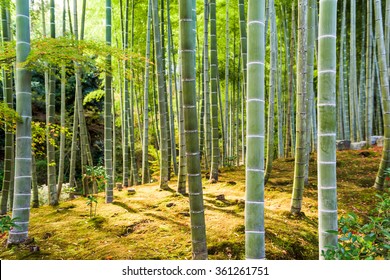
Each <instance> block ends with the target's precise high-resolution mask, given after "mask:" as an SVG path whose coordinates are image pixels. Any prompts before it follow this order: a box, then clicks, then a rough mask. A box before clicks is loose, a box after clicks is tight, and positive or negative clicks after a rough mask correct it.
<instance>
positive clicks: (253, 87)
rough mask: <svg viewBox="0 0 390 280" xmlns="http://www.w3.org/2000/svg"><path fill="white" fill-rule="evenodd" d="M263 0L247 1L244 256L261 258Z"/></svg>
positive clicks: (263, 255)
mask: <svg viewBox="0 0 390 280" xmlns="http://www.w3.org/2000/svg"><path fill="white" fill-rule="evenodd" d="M264 14H265V5H264V0H260V1H256V0H249V1H248V64H247V65H248V73H247V74H248V80H247V87H248V88H247V134H246V143H247V145H246V146H247V155H246V175H245V177H246V194H245V198H246V199H245V257H246V259H264V258H265V231H264V123H265V120H264V61H265V36H264V34H265V24H264V20H265V18H264V17H265V16H264Z"/></svg>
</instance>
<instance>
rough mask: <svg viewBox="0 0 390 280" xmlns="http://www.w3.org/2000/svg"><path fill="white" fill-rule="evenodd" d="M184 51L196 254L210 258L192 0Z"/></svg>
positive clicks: (184, 7) (183, 18)
mask: <svg viewBox="0 0 390 280" xmlns="http://www.w3.org/2000/svg"><path fill="white" fill-rule="evenodd" d="M179 5H180V8H179V18H180V50H181V51H180V55H181V61H182V67H181V71H182V74H181V83H182V87H183V108H184V130H185V140H186V156H187V168H188V174H187V176H188V188H189V197H190V213H191V236H192V258H193V259H197V260H199V259H200V260H201V259H207V245H206V226H205V218H204V207H203V193H202V177H201V170H200V158H199V138H198V118H197V110H196V72H195V67H194V63H195V32H193V23H192V21H193V16H192V13H193V11H192V6H193V5H192V2H191V1H184V0H180V1H179Z"/></svg>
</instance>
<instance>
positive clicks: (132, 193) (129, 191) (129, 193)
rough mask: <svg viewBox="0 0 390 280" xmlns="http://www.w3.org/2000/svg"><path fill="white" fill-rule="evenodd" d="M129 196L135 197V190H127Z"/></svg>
mask: <svg viewBox="0 0 390 280" xmlns="http://www.w3.org/2000/svg"><path fill="white" fill-rule="evenodd" d="M127 194H128V195H134V194H135V189H133V188H131V189H128V190H127Z"/></svg>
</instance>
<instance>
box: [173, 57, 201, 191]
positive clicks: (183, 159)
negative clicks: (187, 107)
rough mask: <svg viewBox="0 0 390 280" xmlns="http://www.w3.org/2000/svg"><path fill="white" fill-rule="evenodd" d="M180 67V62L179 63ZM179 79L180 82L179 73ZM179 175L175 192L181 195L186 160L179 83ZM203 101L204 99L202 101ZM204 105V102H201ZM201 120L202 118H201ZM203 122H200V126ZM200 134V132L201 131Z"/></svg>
mask: <svg viewBox="0 0 390 280" xmlns="http://www.w3.org/2000/svg"><path fill="white" fill-rule="evenodd" d="M179 64H180V65H182V62H181V61H180V62H179ZM179 78H180V80H181V73H179ZM178 93H179V96H178V97H179V147H180V148H179V174H178V180H177V192H178V193H181V194H185V193H186V182H187V181H186V179H187V158H186V142H185V141H186V140H185V131H184V108H183V90H182V84H181V83H179V92H178ZM203 100H204V99H203ZM202 103H204V102H202ZM201 119H202V118H201ZM202 124H203V122H202V121H201V122H200V125H201V126H202ZM201 133H202V131H201ZM201 133H200V135H202V134H201ZM200 155H201V153H200V150H199V161H201V159H200Z"/></svg>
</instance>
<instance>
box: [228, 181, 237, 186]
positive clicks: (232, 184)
mask: <svg viewBox="0 0 390 280" xmlns="http://www.w3.org/2000/svg"><path fill="white" fill-rule="evenodd" d="M226 184H227V185H231V186H234V185H237V183H236V182H234V181H229V182H227V183H226Z"/></svg>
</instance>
